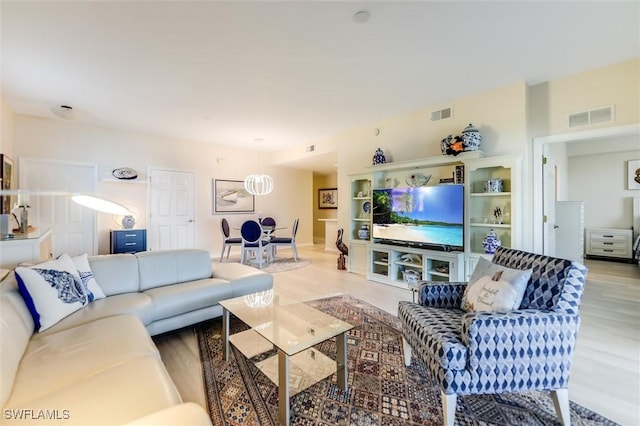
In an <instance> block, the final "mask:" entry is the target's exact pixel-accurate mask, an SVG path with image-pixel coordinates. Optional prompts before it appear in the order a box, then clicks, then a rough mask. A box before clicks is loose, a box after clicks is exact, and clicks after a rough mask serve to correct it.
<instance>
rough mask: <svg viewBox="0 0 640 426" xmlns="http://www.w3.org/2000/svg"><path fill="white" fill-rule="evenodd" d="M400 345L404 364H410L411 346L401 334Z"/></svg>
mask: <svg viewBox="0 0 640 426" xmlns="http://www.w3.org/2000/svg"><path fill="white" fill-rule="evenodd" d="M402 347H403V349H404V365H406V366H407V367H408V366H410V365H411V346H409V342H407V339H405V338H404V336H402Z"/></svg>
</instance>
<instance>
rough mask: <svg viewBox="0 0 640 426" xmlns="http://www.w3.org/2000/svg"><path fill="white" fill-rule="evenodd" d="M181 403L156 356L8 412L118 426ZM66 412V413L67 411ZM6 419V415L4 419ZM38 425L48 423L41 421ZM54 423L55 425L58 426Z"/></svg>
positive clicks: (114, 368) (113, 368) (15, 405)
mask: <svg viewBox="0 0 640 426" xmlns="http://www.w3.org/2000/svg"><path fill="white" fill-rule="evenodd" d="M180 403H182V398H181V397H180V394H179V393H178V390H177V389H176V387H175V385H174V384H173V382H172V381H171V378H170V377H169V374H168V373H167V370H166V369H165V367H164V365H163V364H162V361H161V360H160V359H159V358H158V357H157V356H155V355H148V356H141V357H137V358H130V359H129V360H127V361H123V362H121V363H119V364H115V365H113V366H111V367H109V368H106V369H104V370H102V371H96V372H95V373H94V374H91V375H87V376H84V377H83V378H82V379H79V380H78V381H77V382H75V383H73V384H69V385H67V386H65V387H60V388H59V389H56V390H55V392H51V393H48V394H46V395H40V396H38V397H36V398H33V399H30V400H28V401H24V402H22V403H15V402H13V401H11V400H10V401H9V402H8V404H7V405H6V406H5V407H4V410H3V411H4V413H6V412H7V411H6V410H9V412H11V410H20V409H24V410H33V411H37V410H38V408H39V407H43V409H45V408H49V409H52V410H53V409H57V410H58V414H59V415H60V416H64V414H65V412H66V413H67V415H68V419H66V420H64V422H62V421H57V422H55V423H60V424H65V425H82V426H87V425H116V424H123V423H127V422H131V421H134V420H136V419H138V418H140V417H143V416H147V415H149V414H152V413H155V412H156V411H160V410H164V409H166V408H169V407H172V406H174V405H177V404H180ZM65 410H66V411H65ZM4 417H5V418H6V414H5V416H4ZM12 423H13V424H21V425H24V424H34V423H36V422H25V421H24V420H22V421H17V420H15V421H12V419H8V420H3V424H12ZM37 423H38V424H41V423H42V424H46V422H44V423H43V422H42V421H38V422H37ZM55 423H53V424H55Z"/></svg>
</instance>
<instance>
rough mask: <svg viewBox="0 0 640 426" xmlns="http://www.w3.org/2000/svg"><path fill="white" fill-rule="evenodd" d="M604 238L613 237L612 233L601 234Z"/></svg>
mask: <svg viewBox="0 0 640 426" xmlns="http://www.w3.org/2000/svg"><path fill="white" fill-rule="evenodd" d="M603 237H604V238H613V235H603Z"/></svg>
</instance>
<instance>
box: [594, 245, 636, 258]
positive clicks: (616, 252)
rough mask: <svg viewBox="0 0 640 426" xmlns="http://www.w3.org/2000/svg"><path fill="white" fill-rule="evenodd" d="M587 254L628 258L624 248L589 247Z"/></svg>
mask: <svg viewBox="0 0 640 426" xmlns="http://www.w3.org/2000/svg"><path fill="white" fill-rule="evenodd" d="M589 254H591V255H594V256H610V257H624V258H628V257H629V253H628V251H627V250H626V248H617V249H616V248H593V247H592V248H591V250H590V251H589Z"/></svg>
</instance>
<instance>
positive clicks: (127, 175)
mask: <svg viewBox="0 0 640 426" xmlns="http://www.w3.org/2000/svg"><path fill="white" fill-rule="evenodd" d="M111 174H112V175H113V176H114V177H115V178H116V179H127V180H129V179H135V178H137V177H138V172H136V171H135V170H133V169H132V168H130V167H120V168H119V169H115V170H114V171H113V172H111Z"/></svg>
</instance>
